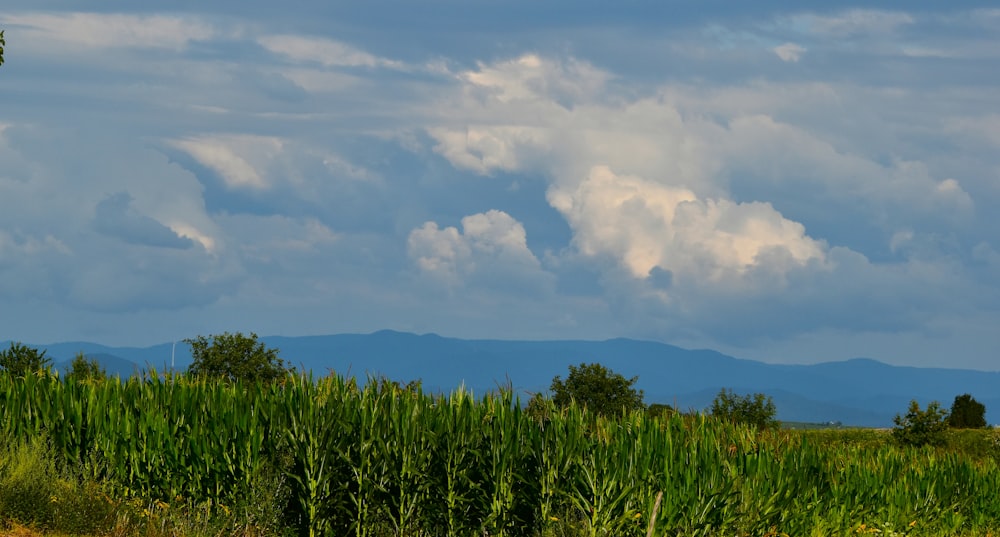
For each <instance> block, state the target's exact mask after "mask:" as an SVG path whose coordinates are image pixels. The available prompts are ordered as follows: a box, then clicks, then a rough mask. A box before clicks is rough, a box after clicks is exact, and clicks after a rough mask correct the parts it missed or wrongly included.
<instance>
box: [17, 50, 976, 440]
mask: <svg viewBox="0 0 1000 537" xmlns="http://www.w3.org/2000/svg"><path fill="white" fill-rule="evenodd" d="M0 37H2V33H0ZM0 43H2V41H0ZM184 342H185V343H187V344H188V345H190V346H191V356H192V363H191V365H190V366H189V367H188V368H187V373H188V374H189V375H192V376H195V377H207V378H213V379H218V380H221V381H228V382H232V381H237V380H240V381H245V382H265V383H267V382H274V381H276V380H279V379H281V378H284V377H287V376H288V375H289V374H294V372H295V369H294V368H293V367H290V366H289V365H288V364H287V363H286V362H285V361H284V360H282V359H281V358H280V357H279V351H278V349H274V348H268V347H267V346H266V345H265V344H264V343H263V342H261V341H259V339H258V336H257V334H255V333H251V334H250V335H249V336H246V335H243V334H242V333H239V332H237V333H229V332H225V333H223V334H216V335H212V336H208V337H206V336H197V337H195V338H191V339H185V340H184ZM51 368H52V361H51V359H50V358H49V357H47V356H46V351H44V350H43V351H39V350H38V349H36V348H33V347H29V346H26V345H23V344H21V343H19V342H17V343H13V342H12V343H11V344H10V348H8V349H6V350H4V351H0V370H5V371H7V372H9V373H10V374H13V375H17V376H23V375H25V374H27V373H28V372H35V373H51ZM107 376H108V375H107V372H106V370H105V369H104V368H103V367H102V366H101V365H100V363H99V362H98V361H97V360H96V359H94V358H87V357H86V356H85V355H84V354H83V353H77V355H76V357H74V359H73V361H72V362H71V364H70V368H69V371H68V373H67V374H66V377H67V378H72V379H76V380H77V381H88V382H90V381H101V380H104V379H105V378H107ZM383 381H385V380H384V379H383ZM638 381H639V377H637V376H633V377H631V378H627V377H625V376H624V375H621V374H620V373H616V372H614V371H612V370H611V369H609V368H607V367H605V366H603V365H601V364H599V363H596V362H595V363H580V364H579V365H570V366H569V373H568V374H567V375H566V378H565V379H564V378H563V377H562V376H561V375H557V376H555V377H554V378H553V379H552V383H551V385H550V386H549V392H550V393H549V394H548V395H547V396H546V395H545V394H542V393H536V394H534V395H533V396H532V397H531V399H530V400H529V402H528V405H527V409H526V410H527V412H528V413H529V414H530V415H532V416H534V417H536V418H538V419H546V418H547V416H546V415H545V413H546V412H550V411H551V408H552V407H551V406H550V405H548V404H547V401H546V398H550V399H551V401H552V403H554V406H555V408H557V409H559V408H565V407H567V406H569V405H570V404H571V403H574V402H575V404H577V405H579V406H581V407H584V408H586V409H587V411H588V412H590V413H591V414H593V415H595V416H596V415H602V416H612V417H613V416H617V415H622V414H624V413H627V412H632V411H636V410H642V411H645V412H646V413H647V414H648V415H650V416H659V415H663V414H672V413H676V412H678V409H675V408H673V407H671V406H670V405H666V404H661V403H654V404H651V405H647V404H646V403H645V401H644V399H645V394H644V392H643V390H640V389H637V388H636V386H635V385H636V383H637V382H638ZM418 384H419V381H416V382H411V383H410V384H408V385H407V386H405V387H404V386H399V384H398V383H396V385H397V386H399V387H400V389H410V387H413V386H415V385H418ZM709 414H711V415H712V416H713V417H715V418H718V419H721V420H725V421H728V422H732V423H739V424H745V425H750V426H754V427H756V428H758V429H768V428H776V427H779V426H780V422H779V421H778V420H777V419H776V416H777V408H776V406H775V404H774V400H773V399H772V398H771V396H769V395H766V394H763V393H753V394H737V393H735V392H734V391H733V390H730V389H726V388H723V389H721V390H720V391H719V393H718V394H717V395H716V396H715V399H714V400H713V401H712V405H711V407H710V408H709ZM893 423H894V425H895V426H894V427H893V429H892V436H893V438H894V439H895V440H896V441H897V442H898V443H900V444H903V445H914V446H922V445H941V444H943V443H944V442H945V438H944V435H945V431H946V430H947V429H949V428H955V429H976V428H984V427H986V407H985V405H983V404H982V403H980V402H979V401H977V400H976V399H975V398H973V397H972V395H970V394H967V393H966V394H962V395H959V396H956V397H955V400H954V402H953V403H952V405H951V409H950V410H945V409H944V408H943V407H942V406H941V404H940V403H939V402H937V401H933V402H931V403H929V404H928V405H927V407H926V408H924V409H921V408H920V404H919V403H918V402H917V401H915V400H914V401H911V402H910V405H909V408H908V409H907V411H906V413H905V414H897V415H896V416H895V417H894V418H893Z"/></svg>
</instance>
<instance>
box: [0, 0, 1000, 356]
mask: <svg viewBox="0 0 1000 537" xmlns="http://www.w3.org/2000/svg"><path fill="white" fill-rule="evenodd" d="M744 4H746V5H744ZM87 7H88V9H91V10H92V11H86V12H81V11H75V10H76V9H78V8H79V4H78V3H76V2H65V1H40V0H30V1H29V0H9V1H8V2H6V3H5V9H4V11H3V13H0V28H2V29H4V30H5V32H6V37H7V47H6V54H5V55H6V63H5V64H4V65H3V66H2V67H0V98H2V101H0V304H2V305H3V307H2V308H0V327H2V328H0V339H13V340H22V341H25V342H32V343H37V344H41V343H51V342H57V341H66V340H88V341H96V342H101V343H106V344H115V345H122V344H124V345H147V344H153V343H160V342H165V341H171V340H176V339H181V338H185V337H192V336H194V335H197V334H210V333H216V332H221V331H224V330H231V331H232V330H239V331H243V332H250V331H254V332H257V333H259V334H261V335H289V336H291V335H305V334H325V333H343V332H369V331H374V330H378V329H383V328H392V329H398V330H406V331H414V332H436V333H439V334H442V335H449V336H457V337H485V338H505V339H506V338H525V339H557V338H584V339H602V338H609V337H619V336H624V337H633V338H643V339H654V340H660V341H665V342H669V343H674V344H678V345H682V346H687V347H708V348H714V349H718V350H721V351H724V352H728V353H731V354H734V355H736V356H740V357H746V358H755V359H762V360H766V361H770V362H785V363H812V362H818V361H826V360H841V359H847V358H852V357H856V356H868V357H873V358H877V359H880V360H883V361H886V362H890V363H895V364H911V365H917V366H948V367H968V368H977V369H987V370H997V369H1000V358H998V356H997V351H998V350H1000V225H998V224H1000V222H998V216H997V213H996V210H995V209H996V208H997V207H1000V91H998V90H1000V69H998V68H997V67H998V66H1000V10H997V9H990V8H989V7H987V6H986V4H985V3H973V2H953V3H949V4H948V5H947V6H945V5H944V4H942V3H937V2H934V3H931V2H913V3H909V4H907V7H906V10H905V11H897V10H881V9H879V10H874V9H869V8H865V7H863V6H860V5H859V6H852V5H851V4H848V3H840V4H837V5H836V6H834V7H831V5H830V4H829V3H819V2H799V3H790V2H780V3H779V2H754V3H741V2H701V3H691V2H664V3H659V4H658V7H655V8H649V7H646V6H643V5H641V4H639V3H627V2H626V3H619V4H614V5H613V6H612V5H611V4H606V3H600V2H589V1H585V2H572V3H570V2H544V3H538V2H531V3H529V2H523V3H517V2H498V1H479V2H468V1H462V2H459V1H451V0H436V1H435V0H432V1H428V2H420V3H412V2H395V1H394V2H390V1H382V0H375V1H371V2H365V3H339V2H338V3H329V2H318V1H298V2H285V3H276V2H257V1H254V0H250V1H241V2H232V1H220V2H212V3H205V2H193V1H173V2H163V1H156V0H153V1H149V2H143V3H141V5H138V4H136V3H134V2H121V1H103V2H89V3H88V4H87ZM581 359H585V357H581Z"/></svg>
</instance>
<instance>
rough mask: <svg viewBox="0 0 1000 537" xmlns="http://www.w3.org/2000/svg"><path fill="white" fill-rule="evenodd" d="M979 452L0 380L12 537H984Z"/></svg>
mask: <svg viewBox="0 0 1000 537" xmlns="http://www.w3.org/2000/svg"><path fill="white" fill-rule="evenodd" d="M998 456H1000V447H998V446H997V437H996V435H995V434H994V433H993V432H992V431H958V432H953V433H951V437H950V440H949V444H948V445H947V446H945V447H943V448H920V449H917V448H904V447H899V446H895V445H893V444H892V443H891V441H890V440H889V437H888V435H887V434H886V433H885V432H881V431H873V430H818V431H788V430H765V431H758V430H755V429H753V428H748V427H744V426H739V425H734V424H730V423H725V422H721V421H718V420H715V419H713V418H711V417H710V416H705V415H697V414H696V415H680V414H674V415H668V416H661V417H657V418H649V417H647V416H646V415H645V414H644V413H642V412H638V411H637V412H634V413H629V414H625V415H623V416H621V417H620V418H615V419H606V418H601V417H595V416H592V415H590V414H588V413H587V412H586V411H585V410H583V409H580V408H577V407H575V406H570V407H569V408H566V409H556V408H555V407H553V406H549V407H548V408H545V409H544V411H543V412H541V413H540V414H532V415H529V414H527V413H526V412H524V411H523V410H522V408H521V405H520V403H519V401H518V400H517V399H516V398H515V397H514V396H513V395H512V394H511V393H509V392H504V391H498V392H497V393H491V394H486V395H483V396H480V397H473V396H472V395H471V394H469V393H467V392H464V391H461V390H458V391H455V392H453V393H451V394H448V395H441V394H426V393H423V392H422V391H421V389H420V387H419V386H410V387H400V386H399V385H398V384H394V383H391V382H385V381H370V382H367V383H364V384H359V383H358V382H357V381H356V380H354V379H349V378H343V377H340V376H337V375H331V376H329V377H325V378H319V379H315V378H309V377H304V376H298V377H294V376H289V377H287V378H286V379H284V381H282V382H277V383H270V384H261V383H252V384H245V383H241V382H235V383H223V382H217V381H206V380H197V379H192V378H188V377H184V376H155V375H153V376H150V377H148V378H145V379H138V378H133V379H128V380H118V379H109V380H106V381H77V380H74V379H58V378H56V377H54V376H51V375H32V374H29V375H26V376H25V377H21V378H19V377H13V376H11V375H9V374H7V373H5V372H0V528H3V529H4V530H6V531H8V532H22V533H10V534H18V535H21V534H23V535H29V534H38V533H31V531H36V532H44V533H45V534H46V535H50V534H51V535H116V536H118V535H120V536H127V535H136V536H138V535H142V536H166V535H184V536H194V535H198V536H201V535H206V536H207V535H219V536H222V535H309V536H314V535H336V536H343V535H355V536H359V537H361V536H383V535H387V536H397V535H398V536H404V535H405V536H425V535H426V536H448V537H451V536H473V535H476V536H483V535H489V536H511V537H514V536H540V537H557V536H643V535H657V536H668V535H669V536H674V535H684V536H722V535H726V536H733V535H748V536H750V535H753V536H758V535H759V536H779V535H789V536H819V535H844V536H847V535H914V536H924V535H926V536H938V535H942V536H943V535H977V536H978V535H982V536H985V535H993V534H998V533H997V532H998V530H1000V501H998V499H997V491H998V490H1000V467H998V464H997V460H998Z"/></svg>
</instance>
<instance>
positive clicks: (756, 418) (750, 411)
mask: <svg viewBox="0 0 1000 537" xmlns="http://www.w3.org/2000/svg"><path fill="white" fill-rule="evenodd" d="M711 412H712V416H715V417H716V418H719V419H722V420H725V421H728V422H731V423H742V424H745V425H753V426H754V427H757V428H758V429H767V428H773V427H777V426H778V420H776V419H774V416H775V414H777V409H776V408H775V406H774V400H773V399H771V396H769V395H764V394H762V393H755V394H753V395H749V394H748V395H736V393H734V392H733V391H732V390H727V389H726V388H723V389H721V390H719V393H718V395H716V396H715V399H714V400H713V401H712V411H711Z"/></svg>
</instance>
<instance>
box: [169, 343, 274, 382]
mask: <svg viewBox="0 0 1000 537" xmlns="http://www.w3.org/2000/svg"><path fill="white" fill-rule="evenodd" d="M210 338H211V339H209V338H207V337H205V336H198V337H196V338H194V339H185V340H184V342H185V343H187V344H188V345H190V346H191V356H192V357H193V358H194V361H193V362H192V363H191V365H190V366H189V367H188V370H187V371H188V373H189V374H191V375H194V376H203V377H210V378H219V379H224V380H230V381H235V380H243V381H247V382H256V381H263V382H270V381H273V380H277V379H280V378H282V377H284V376H285V375H287V374H288V373H289V372H290V371H292V370H293V369H292V368H289V367H285V362H284V360H282V359H281V358H278V349H269V348H267V346H265V345H264V343H263V342H259V341H257V334H254V333H251V334H250V336H249V337H247V336H244V335H243V334H242V333H239V332H237V333H235V334H230V333H229V332H226V333H224V334H221V335H212V336H210Z"/></svg>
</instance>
